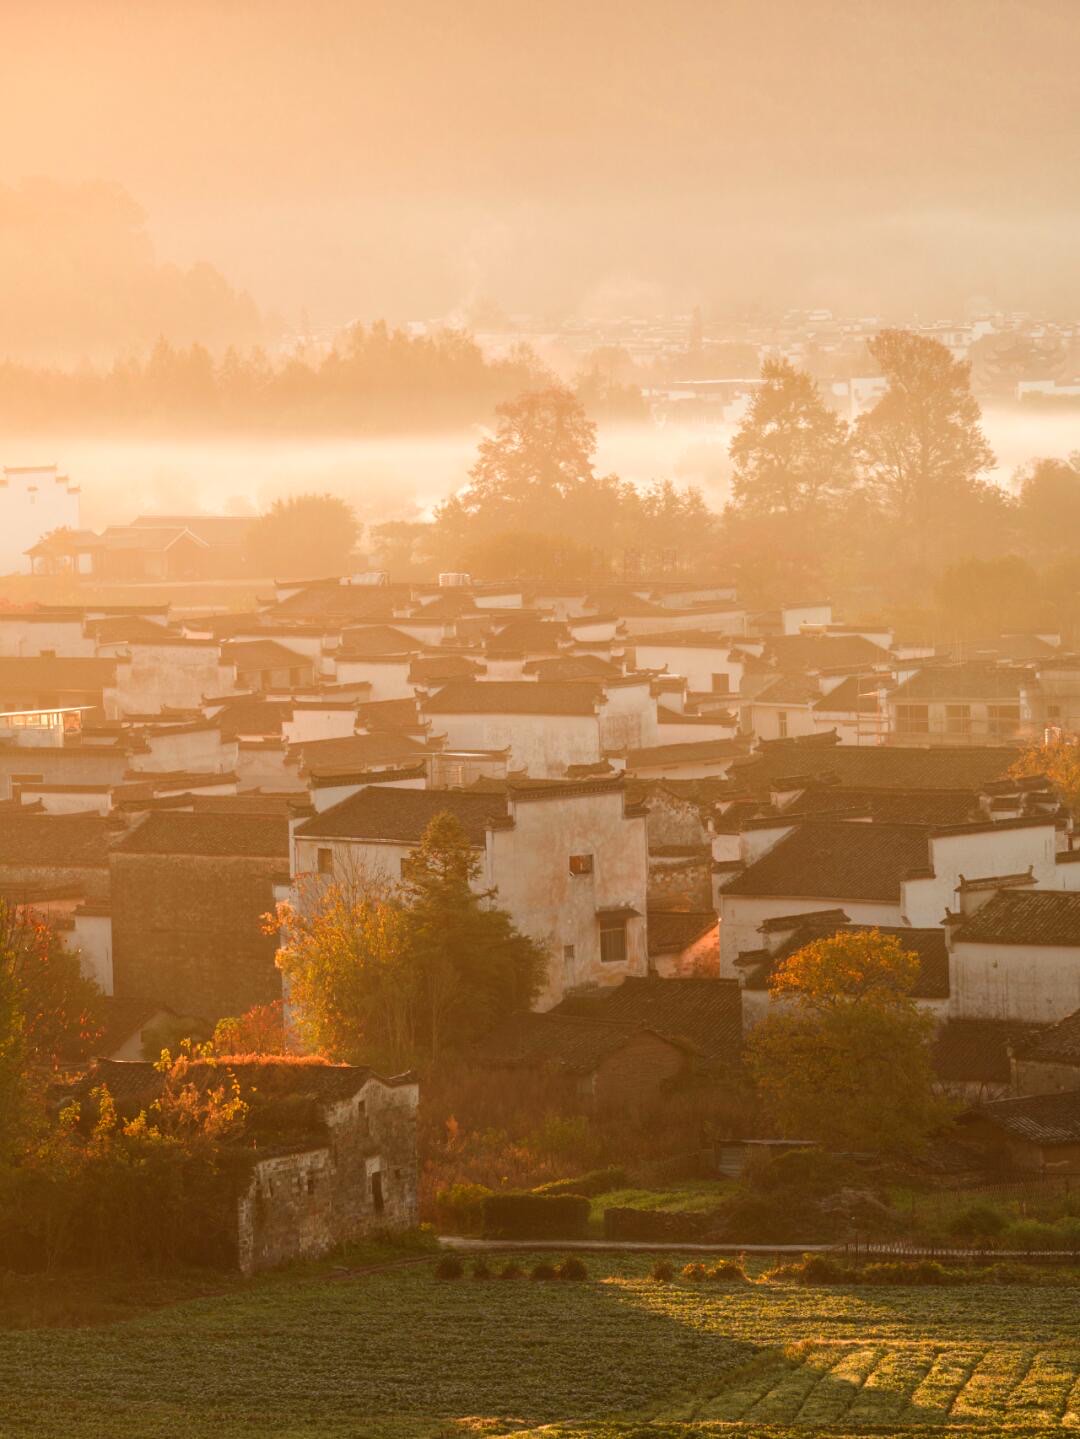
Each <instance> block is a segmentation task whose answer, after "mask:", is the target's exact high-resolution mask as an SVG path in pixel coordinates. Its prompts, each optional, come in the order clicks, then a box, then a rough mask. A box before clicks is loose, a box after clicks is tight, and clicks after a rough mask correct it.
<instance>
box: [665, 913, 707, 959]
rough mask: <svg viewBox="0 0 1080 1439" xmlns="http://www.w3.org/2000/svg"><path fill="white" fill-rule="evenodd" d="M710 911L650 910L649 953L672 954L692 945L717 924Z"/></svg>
mask: <svg viewBox="0 0 1080 1439" xmlns="http://www.w3.org/2000/svg"><path fill="white" fill-rule="evenodd" d="M718 922H719V921H718V919H717V915H716V911H715V910H712V909H688V910H681V909H650V910H649V953H650V954H651V955H655V954H672V953H676V952H679V951H681V950H684V949H686V947H687V946H688V945H691V944H694V943H695V942H696V941H697V940H699V939H701V938H702V937H703V936H704V935H706V934H708V933H709V931H710V930H712V929H715V928H716V926H717V924H718Z"/></svg>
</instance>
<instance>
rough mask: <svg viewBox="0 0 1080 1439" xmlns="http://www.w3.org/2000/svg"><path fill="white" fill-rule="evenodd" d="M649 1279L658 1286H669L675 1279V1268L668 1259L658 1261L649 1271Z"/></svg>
mask: <svg viewBox="0 0 1080 1439" xmlns="http://www.w3.org/2000/svg"><path fill="white" fill-rule="evenodd" d="M649 1278H650V1279H655V1280H656V1282H657V1283H658V1284H670V1283H671V1281H672V1280H673V1279H674V1278H675V1266H674V1264H672V1262H671V1260H670V1259H658V1260H657V1261H656V1263H655V1264H654V1265H653V1267H652V1268H651V1269H650V1270H649Z"/></svg>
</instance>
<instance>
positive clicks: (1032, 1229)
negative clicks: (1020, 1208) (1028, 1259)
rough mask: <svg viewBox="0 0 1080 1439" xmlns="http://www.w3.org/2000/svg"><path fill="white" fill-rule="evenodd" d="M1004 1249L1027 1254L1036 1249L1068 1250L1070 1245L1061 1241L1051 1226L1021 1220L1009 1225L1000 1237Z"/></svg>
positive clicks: (1037, 1221) (1060, 1237) (1056, 1231)
mask: <svg viewBox="0 0 1080 1439" xmlns="http://www.w3.org/2000/svg"><path fill="white" fill-rule="evenodd" d="M1002 1244H1003V1245H1004V1247H1005V1248H1006V1249H1024V1250H1027V1251H1029V1252H1031V1251H1034V1250H1038V1249H1062V1248H1064V1249H1068V1248H1071V1245H1070V1244H1066V1243H1064V1242H1063V1240H1062V1236H1061V1234H1060V1232H1059V1231H1058V1230H1057V1229H1056V1228H1055V1226H1054V1225H1053V1224H1043V1223H1041V1222H1040V1221H1039V1220H1038V1219H1021V1220H1018V1221H1017V1223H1015V1224H1010V1225H1009V1227H1008V1229H1006V1230H1005V1232H1004V1234H1003V1235H1002Z"/></svg>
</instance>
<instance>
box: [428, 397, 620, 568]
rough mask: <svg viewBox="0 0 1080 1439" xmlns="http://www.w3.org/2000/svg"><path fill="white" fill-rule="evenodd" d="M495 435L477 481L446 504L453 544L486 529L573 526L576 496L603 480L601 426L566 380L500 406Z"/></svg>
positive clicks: (443, 517)
mask: <svg viewBox="0 0 1080 1439" xmlns="http://www.w3.org/2000/svg"><path fill="white" fill-rule="evenodd" d="M495 413H496V414H497V416H498V417H499V418H498V425H497V426H496V430H495V433H494V435H491V436H489V437H488V438H487V439H485V440H483V441H482V442H481V444H480V452H479V455H478V456H477V460H476V463H475V464H474V465H473V467H472V469H471V470H470V471H469V484H468V486H467V487H466V488H465V489H464V490H463V491H461V493H460V494H457V495H454V496H452V497H451V498H450V499H449V500H447V501H446V502H445V503H444V504H442V505H440V506H439V508H438V510H437V511H436V514H435V519H436V524H437V525H438V527H439V529H440V530H441V531H442V532H443V533H444V535H445V536H446V537H447V539H448V540H450V542H451V543H456V544H458V545H464V544H467V543H469V542H475V540H476V539H477V538H479V537H481V536H483V535H492V534H500V533H510V532H516V531H527V530H530V531H534V532H540V533H548V534H557V533H559V532H560V530H563V529H565V527H566V521H567V520H568V519H569V518H570V516H571V513H572V510H573V508H574V502H575V501H581V500H582V499H583V498H585V497H587V496H588V495H589V493H590V492H591V491H592V490H593V488H594V487H595V484H596V476H595V474H594V473H593V456H594V454H595V452H596V426H595V425H594V424H593V423H592V421H591V420H590V419H589V418H588V417H587V416H586V414H585V410H584V407H583V406H582V405H581V403H580V402H579V401H578V400H577V399H576V398H575V396H574V395H573V394H572V393H571V392H570V391H569V390H566V389H563V388H561V387H560V386H552V387H551V388H549V389H546V390H535V391H531V392H529V393H528V394H524V395H520V396H519V397H518V398H517V399H516V400H510V401H507V402H506V403H505V404H502V405H498V406H496V410H495Z"/></svg>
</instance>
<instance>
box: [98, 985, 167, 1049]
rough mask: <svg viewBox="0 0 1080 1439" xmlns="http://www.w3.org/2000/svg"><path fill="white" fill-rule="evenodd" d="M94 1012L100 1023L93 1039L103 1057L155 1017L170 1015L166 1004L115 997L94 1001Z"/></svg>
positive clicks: (104, 996)
mask: <svg viewBox="0 0 1080 1439" xmlns="http://www.w3.org/2000/svg"><path fill="white" fill-rule="evenodd" d="M97 1010H98V1013H99V1015H100V1017H101V1021H102V1032H101V1034H100V1035H99V1036H98V1037H97V1039H95V1041H94V1044H95V1046H96V1048H97V1049H98V1050H99V1051H100V1052H101V1053H102V1054H105V1055H108V1054H112V1052H113V1050H116V1049H119V1048H120V1046H121V1045H122V1044H124V1043H125V1042H126V1041H127V1040H129V1039H130V1038H131V1036H132V1035H133V1034H137V1033H138V1032H139V1031H141V1030H142V1029H143V1028H144V1026H145V1025H147V1024H149V1023H150V1021H151V1020H152V1019H153V1018H154V1016H155V1015H158V1014H162V1013H165V1014H171V1013H172V1010H170V1009H169V1007H168V1005H165V1004H161V1003H160V1002H159V1001H158V1000H156V999H129V998H126V997H124V996H121V995H118V994H106V995H102V996H101V998H100V999H99V1000H98V1001H97Z"/></svg>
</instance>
